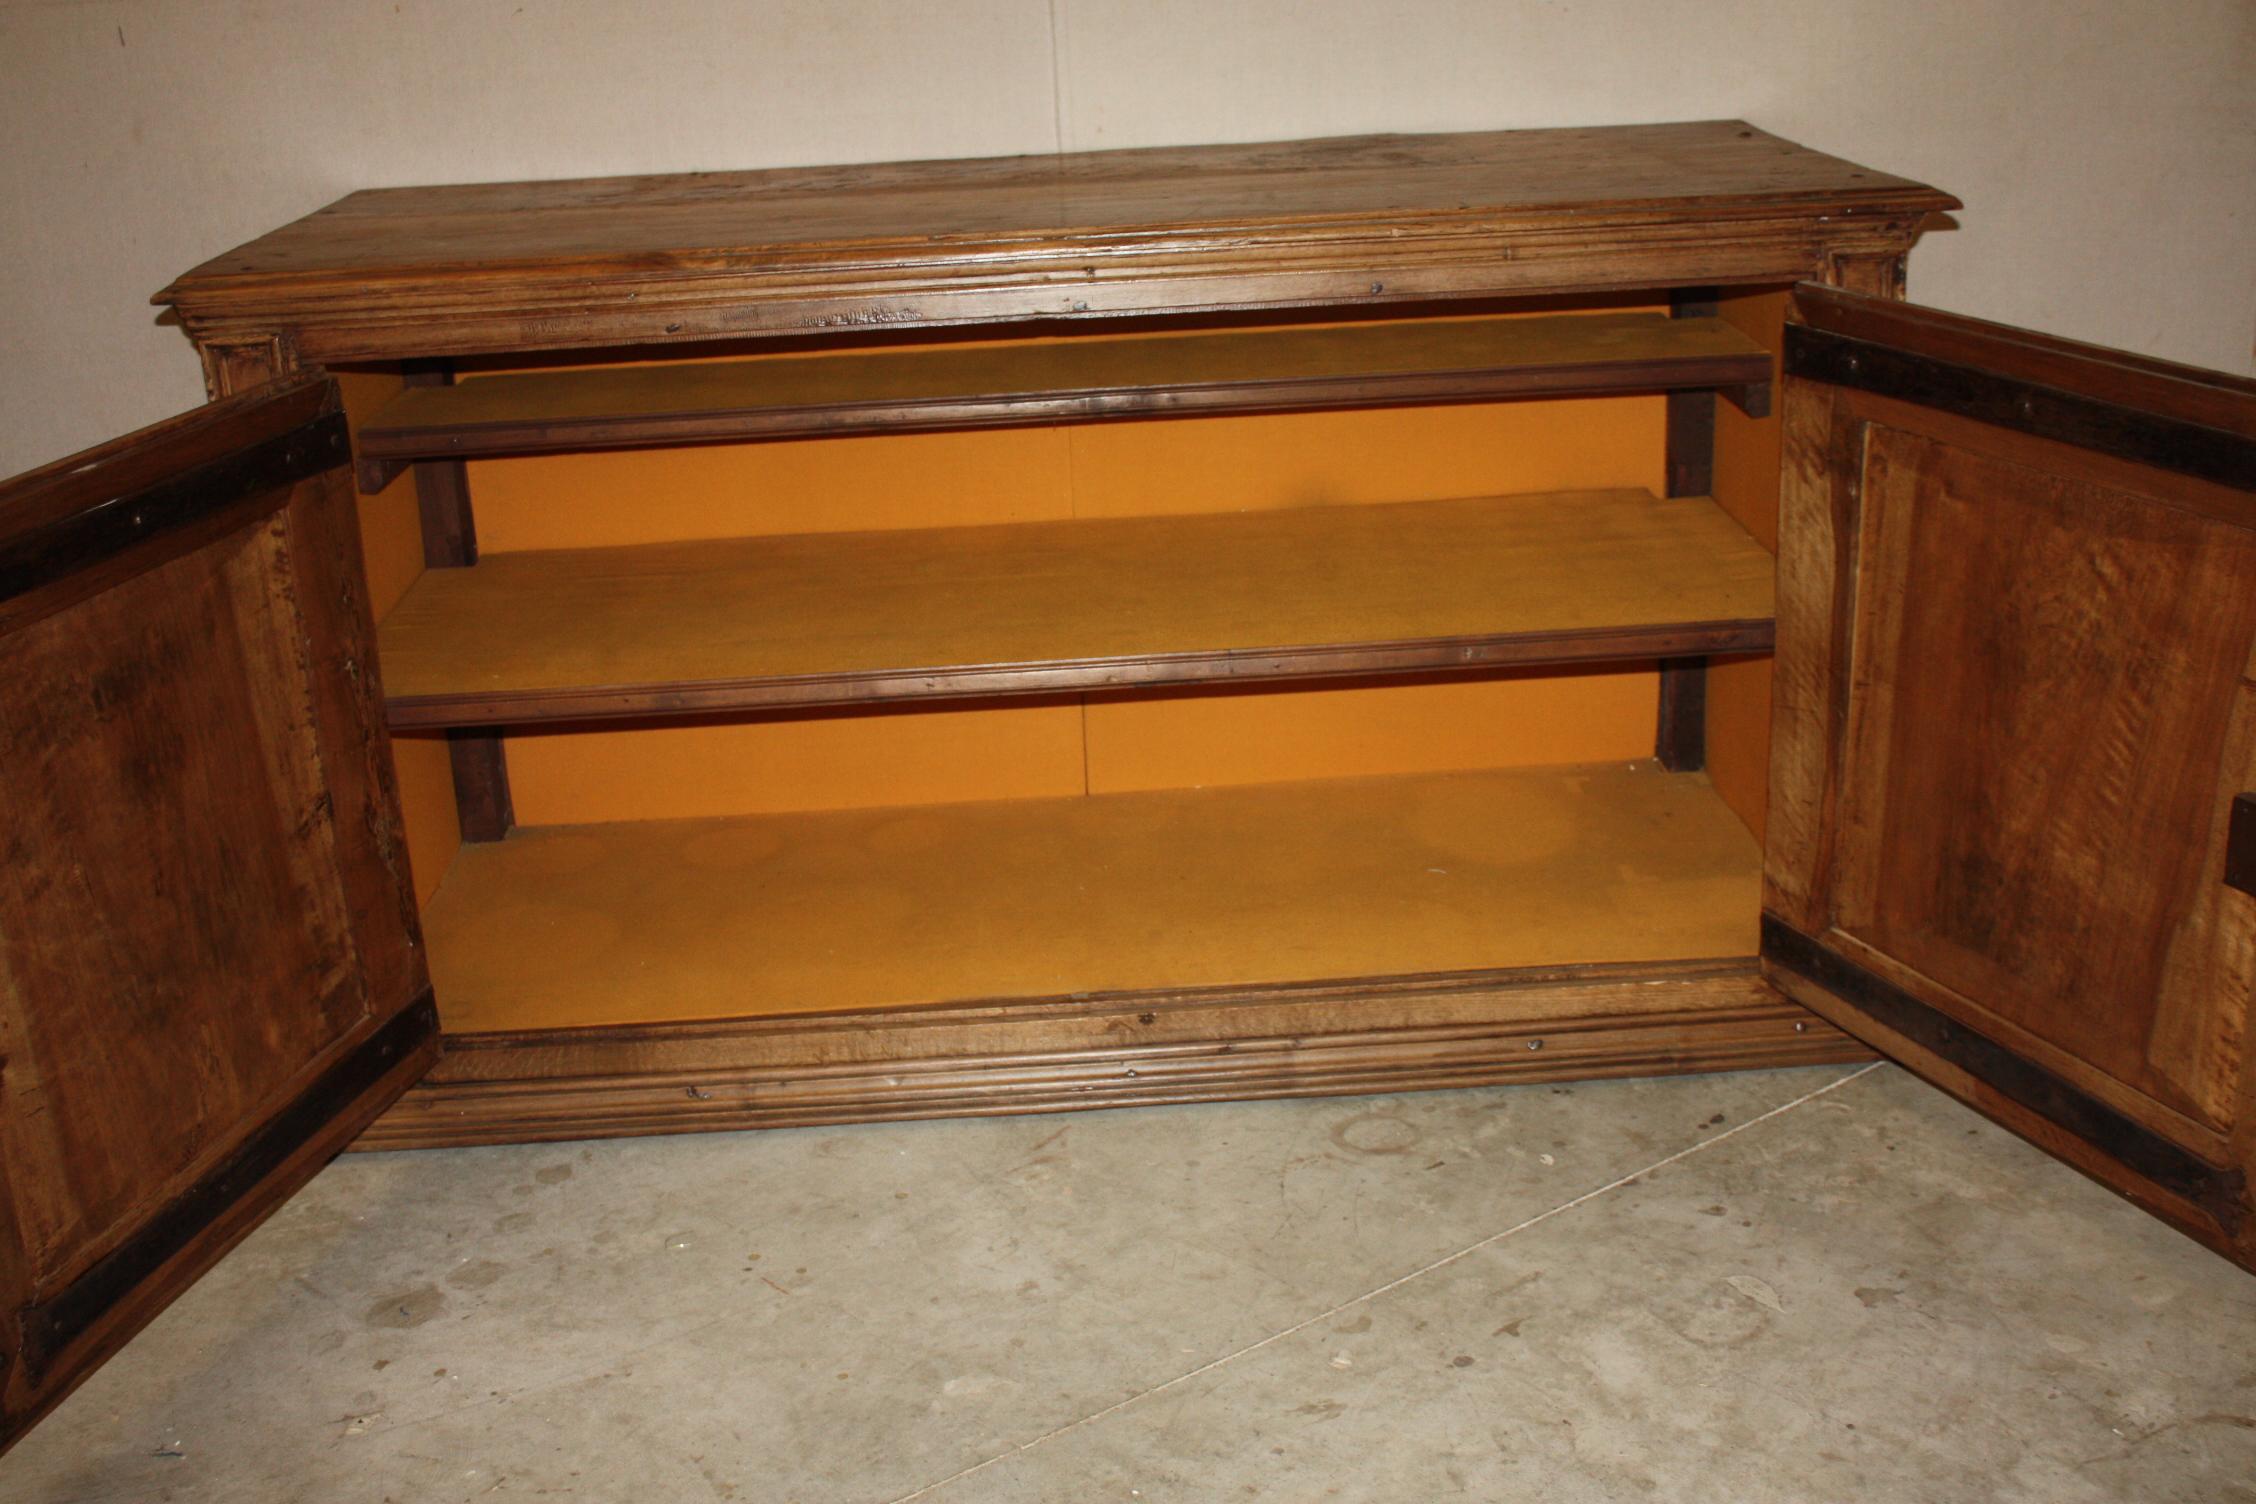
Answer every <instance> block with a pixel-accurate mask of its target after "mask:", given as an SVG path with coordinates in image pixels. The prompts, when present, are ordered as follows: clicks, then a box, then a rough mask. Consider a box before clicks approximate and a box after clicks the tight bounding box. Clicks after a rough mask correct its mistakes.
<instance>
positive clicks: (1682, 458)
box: [1666, 287, 1769, 496]
mask: <svg viewBox="0 0 2256 1504" xmlns="http://www.w3.org/2000/svg"><path fill="white" fill-rule="evenodd" d="M1716 308H1717V296H1716V290H1715V289H1714V288H1712V287H1680V288H1676V289H1674V290H1672V291H1671V292H1670V293H1669V317H1670V318H1672V319H1712V318H1714V317H1715V316H1716ZM1765 358H1766V359H1767V358H1768V357H1767V352H1766V355H1765ZM1763 385H1764V386H1765V387H1767V386H1768V385H1769V383H1768V382H1765V383H1763ZM1667 401H1668V437H1667V450H1666V453H1667V470H1668V490H1667V492H1666V494H1667V495H1670V496H1708V495H1712V494H1713V493H1714V491H1715V412H1716V397H1715V393H1714V392H1713V391H1712V390H1709V391H1672V392H1670V393H1669V394H1668V399H1667Z"/></svg>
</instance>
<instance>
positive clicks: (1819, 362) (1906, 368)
mask: <svg viewBox="0 0 2256 1504" xmlns="http://www.w3.org/2000/svg"><path fill="white" fill-rule="evenodd" d="M1785 374H1786V376H1787V377H1788V378H1789V379H1793V380H1801V381H1818V382H1824V383H1826V384H1828V385H1831V386H1841V387H1848V388H1851V389H1854V390H1856V391H1861V392H1870V393H1873V394H1874V395H1876V396H1881V397H1890V398H1894V399H1895V400H1897V401H1901V402H1909V403H1913V404H1916V405H1918V406H1920V407H1925V408H1932V409H1934V410H1936V411H1938V412H1947V413H1953V414H1956V415H1958V416H1960V417H1964V418H1971V419H1973V420H1974V421H1976V422H1978V423H1987V424H1991V425H1993V426H1995V427H1999V428H2005V429H2010V430H2012V431H2014V432H2016V433H2025V434H2030V435H2033V436H2034V437H2037V438H2041V439H2051V440H2053V441H2055V442H2058V443H2063V444H2073V445H2075V446H2076V447H2077V448H2079V449H2088V450H2090V451H2092V452H2094V453H2096V454H2104V455H2109V456H2111V457H2113V458H2116V459H2122V460H2129V461H2131V462H2132V463H2134V464H2140V465H2149V466H2152V467H2154V468H2156V469H2161V470H2169V471H2173V472H2175V473H2177V474H2181V475H2190V476H2193V477H2195V478H2196V479H2200V480H2207V481H2214V482H2217V483H2219V484H2222V485H2227V486H2233V487H2236V488H2238V489H2241V490H2256V438H2250V437H2248V436H2246V435H2242V434H2237V433H2231V432H2227V431H2226V430H2224V429H2219V428H2211V427H2209V426H2207V425H2205V424H2201V423H2194V422H2189V421H2187V420H2185V419H2182V418H2176V417H2169V416H2165V415H2163V414H2159V413H2155V412H2151V411H2148V410H2146V409H2144V408H2140V407H2134V406H2128V405H2125V404H2123V403H2119V402H2111V401H2108V400H2106V399H2104V398H2100V397H2092V396H2086V395H2084V394H2082V393H2078V392H2070V391H2064V390H2061V389H2059V388H2057V387H2050V386H2043V385H2039V384H2037V383H2035V382H2031V381H2026V380H2023V379H2020V378H2018V377H2013V376H2005V375H2000V374H1998V373H1996V372H1993V371H1987V370H1983V369H1981V368H1980V367H1978V366H1973V365H1967V364H1962V363H1960V362H1958V361H1953V360H1944V359H1941V358H1938V357H1936V356H1932V355H1925V354H1920V353H1917V352H1914V351H1910V350H1901V349H1897V348H1895V347H1894V346H1891V345H1886V344H1879V343H1875V342H1874V341H1871V340H1866V339H1856V338H1852V337H1850V336H1848V335H1843V334H1836V333H1833V332H1831V331H1829V330H1824V329H1814V328H1811V327H1809V326H1808V325H1806V324H1788V325H1787V326H1786V361H1785Z"/></svg>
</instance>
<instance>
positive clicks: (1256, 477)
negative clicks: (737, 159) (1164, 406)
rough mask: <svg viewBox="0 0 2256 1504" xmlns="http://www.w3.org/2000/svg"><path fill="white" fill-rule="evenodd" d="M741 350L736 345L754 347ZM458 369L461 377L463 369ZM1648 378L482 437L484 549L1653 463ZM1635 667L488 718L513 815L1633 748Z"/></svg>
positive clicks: (1640, 703) (1148, 784)
mask: <svg viewBox="0 0 2256 1504" xmlns="http://www.w3.org/2000/svg"><path fill="white" fill-rule="evenodd" d="M750 358H758V357H750ZM473 379H474V378H473ZM1663 423H1664V404H1663V401H1662V399H1661V398H1659V397H1653V396H1632V397H1609V398H1585V399H1561V400H1553V401H1540V402H1508V403H1492V404H1482V405H1477V406H1470V407H1433V408H1408V409H1384V410H1373V411H1357V412H1338V413H1305V414H1287V415H1261V416H1251V417H1245V416H1232V417H1218V418H1194V419H1177V420H1166V421H1146V422H1132V423H1116V424H1099V425H1089V426H1083V427H1058V428H1029V429H1009V430H985V431H971V432H962V433H945V434H896V435H878V436H867V437H852V438H838V439H812V440H787V441H781V442H774V443H765V444H742V445H711V446H702V447H681V448H675V449H653V450H631V451H614V452H609V453H592V454H576V455H555V456H530V457H523V458H512V459H500V460H482V461H475V462H473V463H472V464H471V465H470V467H469V470H470V484H471V492H472V495H473V496H474V498H475V501H476V509H477V526H478V536H479V545H480V548H481V550H482V551H485V552H507V551H512V550H522V549H542V548H585V547H595V546H602V545H616V544H622V543H633V542H660V541H675V540H681V539H693V538H702V537H727V536H741V535H745V534H755V533H776V532H820V531H844V530H853V529H862V528H889V527H929V526H932V525H934V524H935V523H940V524H947V525H973V524H979V523H988V522H1010V521H1025V520H1033V519H1040V518H1066V517H1074V516H1119V515H1130V514H1139V513H1141V514H1151V513H1164V512H1221V511H1233V510H1239V509H1250V508H1262V507H1282V506H1297V505H1308V504H1315V503H1331V504H1338V503H1349V502H1386V501H1405V500H1413V499H1419V498H1438V497H1449V496H1473V495H1485V494H1495V493H1502V492H1515V491H1535V490H1551V489H1570V488H1579V487H1602V486H1624V485H1635V486H1645V487H1648V488H1650V489H1653V490H1655V491H1658V490H1660V489H1661V486H1662V429H1663ZM1655 698H1656V690H1655V684H1654V679H1653V675H1652V673H1651V672H1650V671H1640V670H1627V671H1614V672H1607V673H1601V674H1592V675H1582V676H1554V675H1525V674H1521V675H1491V676H1486V677H1481V678H1471V679H1452V680H1433V681H1415V680H1413V681H1405V682H1396V683H1392V684H1384V685H1358V686H1352V687H1334V688H1324V689H1287V690H1274V691H1244V690H1233V691H1230V692H1226V693H1220V694H1187V695H1174V696H1159V697H1131V696H1120V697H1099V698H1096V699H1094V700H1092V701H1091V702H1090V703H1088V704H1086V705H1085V706H1084V705H1083V704H1082V703H1081V702H1080V701H1078V700H1071V699H1068V700H1062V701H1051V702H1045V703H1041V704H1031V705H1029V704H1015V703H1008V702H1000V703H995V704H989V705H980V706H972V707H956V708H953V709H949V710H945V711H931V710H924V711H910V712H885V713H840V714H830V715H820V716H805V715H801V716H789V717H746V718H741V719H736V720H732V721H727V722H721V723H705V724H695V725H672V726H657V725H651V726H636V727H634V728H631V729H619V728H597V729H585V730H570V731H544V732H541V733H538V734H532V735H520V736H514V737H512V738H510V740H509V743H508V747H509V771H510V786H511V792H512V795H513V797H514V800H515V803H516V809H517V815H518V819H519V820H520V822H522V823H525V824H546V823H560V822H566V821H573V822H580V821H588V822H593V821H611V820H634V819H659V818H689V817H697V816H706V815H726V814H748V813H760V812H776V811H783V810H791V809H835V808H851V807H857V806H865V805H870V806H875V805H899V804H923V803H953V802H964V801H972V800H985V799H1013V798H1030V797H1042V796H1050V795H1056V794H1060V793H1079V792H1085V791H1087V792H1106V791H1117V790H1126V789H1142V788H1163V787H1186V786H1199V785H1207V784H1241V783H1252V782H1269V781H1280V780H1291V779H1301V778H1332V777H1345V776H1355V775H1361V774H1379V773H1397V772H1423V771H1434V770H1442V769H1468V768H1480V767H1514V766H1529V765H1543V764H1558V763H1571V762H1587V761H1611V760H1615V759H1625V760H1626V759H1630V758H1636V757H1643V756H1649V755H1650V753H1651V748H1652V738H1653V713H1654V702H1655Z"/></svg>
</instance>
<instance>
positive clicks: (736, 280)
mask: <svg viewBox="0 0 2256 1504" xmlns="http://www.w3.org/2000/svg"><path fill="white" fill-rule="evenodd" d="M1956 202H1957V201H1956V200H1954V199H1951V198H1950V197H1949V196H1948V195H1947V194H1939V193H1929V194H1927V195H1924V196H1921V197H1919V198H1918V201H1917V203H1916V204H1915V205H1906V204H1893V205H1881V204H1875V205H1873V206H1872V209H1873V213H1872V217H1870V218H1856V217H1850V218H1842V217H1838V216H1836V215H1834V214H1831V213H1828V212H1826V211H1825V210H1823V209H1821V208H1817V207H1813V208H1812V209H1811V210H1810V211H1809V212H1807V213H1799V214H1792V215H1786V216H1780V215H1778V214H1777V213H1776V212H1775V211H1774V210H1766V211H1764V212H1758V213H1755V214H1752V215H1750V216H1748V217H1740V216H1738V215H1736V214H1732V213H1729V212H1723V211H1715V210H1711V209H1709V208H1707V207H1703V208H1702V211H1701V217H1700V218H1699V219H1698V220H1697V221H1696V222H1691V223H1688V222H1686V221H1685V220H1684V219H1683V218H1682V217H1681V216H1673V215H1667V214H1660V215H1644V216H1627V217H1616V216H1606V215H1592V216H1588V217H1585V218H1580V219H1576V220H1574V221H1573V222H1572V223H1570V224H1567V225H1565V226H1561V225H1558V224H1552V225H1549V226H1537V227H1529V228H1520V229H1513V228H1501V229H1495V228H1482V229H1475V230H1466V229H1463V228H1458V229H1455V230H1444V231H1439V232H1437V231H1435V230H1433V229H1431V228H1425V227H1419V226H1415V225H1409V226H1400V227H1386V226H1374V227H1369V228H1367V229H1366V230H1364V232H1363V233H1362V234H1360V235H1347V236H1334V237H1328V238H1317V239H1303V240H1298V241H1295V240H1290V239H1287V240H1275V239H1265V240H1263V241H1261V242H1259V243H1257V244H1253V245H1251V246H1248V245H1244V244H1237V243H1231V242H1228V241H1223V242H1221V243H1218V244H1216V245H1214V246H1211V247H1186V246H1183V245H1180V244H1175V245H1168V246H1161V247H1152V248H1138V247H1134V246H1130V247H1125V248H1120V247H1110V248H1108V252H1107V255H1106V257H1105V258H1104V259H1102V260H1101V261H1100V262H1099V263H1098V268H1097V273H1096V275H1095V276H1093V277H1092V276H1091V275H1090V274H1089V272H1088V270H1087V268H1088V266H1089V265H1090V252H1089V251H1088V250H1087V249H1085V248H1082V247H1078V246H1076V247H1070V248H1067V249H1065V250H1063V251H1056V252H1051V253H1049V254H1044V255H1028V254H1025V253H1024V251H1023V248H1019V251H1020V253H1019V254H1018V255H1015V256H1013V255H996V256H990V257H985V258H982V257H979V256H976V255H975V256H971V257H969V258H967V259H966V260H965V261H964V262H963V263H962V264H960V265H937V266H936V265H931V264H919V265H915V266H909V267H902V266H898V265H888V264H885V263H884V262H883V260H882V259H880V260H879V261H878V262H877V263H876V264H874V265H856V264H815V265H809V266H793V265H790V264H788V263H782V264H777V265H772V266H767V267H762V268H736V269H730V270H727V271H720V272H714V271H684V270H671V271H669V270H661V271H655V272H654V271H649V270H647V269H620V270H617V271H605V272H603V273H601V274H600V276H597V277H595V278H594V279H593V280H591V274H590V273H589V272H588V271H587V270H585V269H584V268H581V269H577V270H575V269H573V268H571V267H556V268H542V267H534V268H512V267H508V266H498V267H496V266H485V267H477V268H464V269H461V270H460V271H458V272H457V273H455V274H452V275H448V276H425V277H419V278H403V279H399V280H396V281H394V280H390V279H384V278H376V279H358V278H340V279H334V280H333V281H332V282H331V284H330V285H327V286H323V285H320V284H318V283H316V284H311V285H308V284H301V283H295V282H290V281H287V280H284V281H281V282H279V283H275V282H271V281H270V282H268V283H267V284H266V285H258V284H256V283H252V284H247V285H236V286H219V285H214V284H210V283H204V282H198V283H194V284H190V283H188V282H186V281H183V282H178V283H175V284H173V286H172V287H169V288H167V289H166V290H165V291H164V292H163V293H160V294H158V295H157V297H156V299H155V300H154V301H156V302H159V303H165V304H170V305H171V306H172V307H173V308H174V309H175V310H176V311H177V312H178V314H179V316H180V318H181V322H182V324H183V325H184V326H185V327H186V329H187V331H188V333H189V335H190V337H191V338H192V339H193V340H194V341H195V342H196V343H197V344H198V345H199V346H200V347H208V346H226V347H230V348H232V347H238V346H245V345H258V344H262V343H265V342H271V341H274V340H277V339H286V340H287V342H288V343H289V346H290V348H291V349H292V350H293V352H295V354H296V356H297V358H299V359H301V360H306V361H325V362H332V363H336V362H348V361H382V360H399V359H411V358H419V357H426V356H464V355H484V354H506V353H521V352H526V351H534V350H563V349H574V348H581V349H586V348H596V347H606V346H620V345H652V346H655V345H668V344H691V343H696V342H699V341H712V340H722V339H733V338H741V337H746V336H759V335H771V334H809V333H822V332H831V331H838V330H849V329H868V328H872V327H885V328H898V329H901V330H903V331H909V330H914V329H919V328H935V329H936V328H948V327H953V326H959V325H978V324H1004V323H1023V322H1033V321H1045V320H1056V321H1074V322H1081V321H1090V320H1094V321H1101V320H1103V319H1104V318H1106V317H1108V316H1149V315H1172V314H1190V313H1200V314H1212V313H1225V312H1233V311H1237V312H1251V311H1256V310H1261V309H1286V308H1301V307H1337V308H1367V309H1374V310H1376V309H1383V308H1384V307H1386V306H1387V305H1390V304H1397V303H1404V302H1426V301H1458V300H1474V299H1489V298H1511V297H1539V296H1552V295H1559V294H1579V293H1593V292H1606V291H1627V290H1642V289H1648V288H1653V287H1666V286H1676V285H1695V284H1696V285H1702V286H1720V285H1741V284H1762V283H1769V284H1778V283H1787V282H1793V281H1796V280H1799V279H1802V278H1807V277H1823V276H1825V275H1827V273H1828V270H1829V268H1830V267H1831V266H1832V265H1833V264H1834V263H1835V262H1836V261H1837V260H1839V259H1841V258H1843V257H1849V258H1860V257H1869V258H1885V257H1888V256H1900V255H1901V254H1902V253H1903V252H1904V251H1906V250H1908V249H1909V247H1910V246H1911V244H1912V243H1913V242H1914V241H1916V240H1917V239H1918V238H1919V235H1920V232H1921V230H1922V228H1923V227H1924V223H1925V221H1926V219H1927V217H1928V216H1929V215H1930V214H1931V213H1933V212H1936V211H1938V210H1941V209H1946V208H1949V207H1954V206H1955V205H1956ZM1124 252H1125V254H1124ZM1115 256H1117V257H1118V258H1119V259H1118V260H1115V259H1113V258H1114V257H1115Z"/></svg>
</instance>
